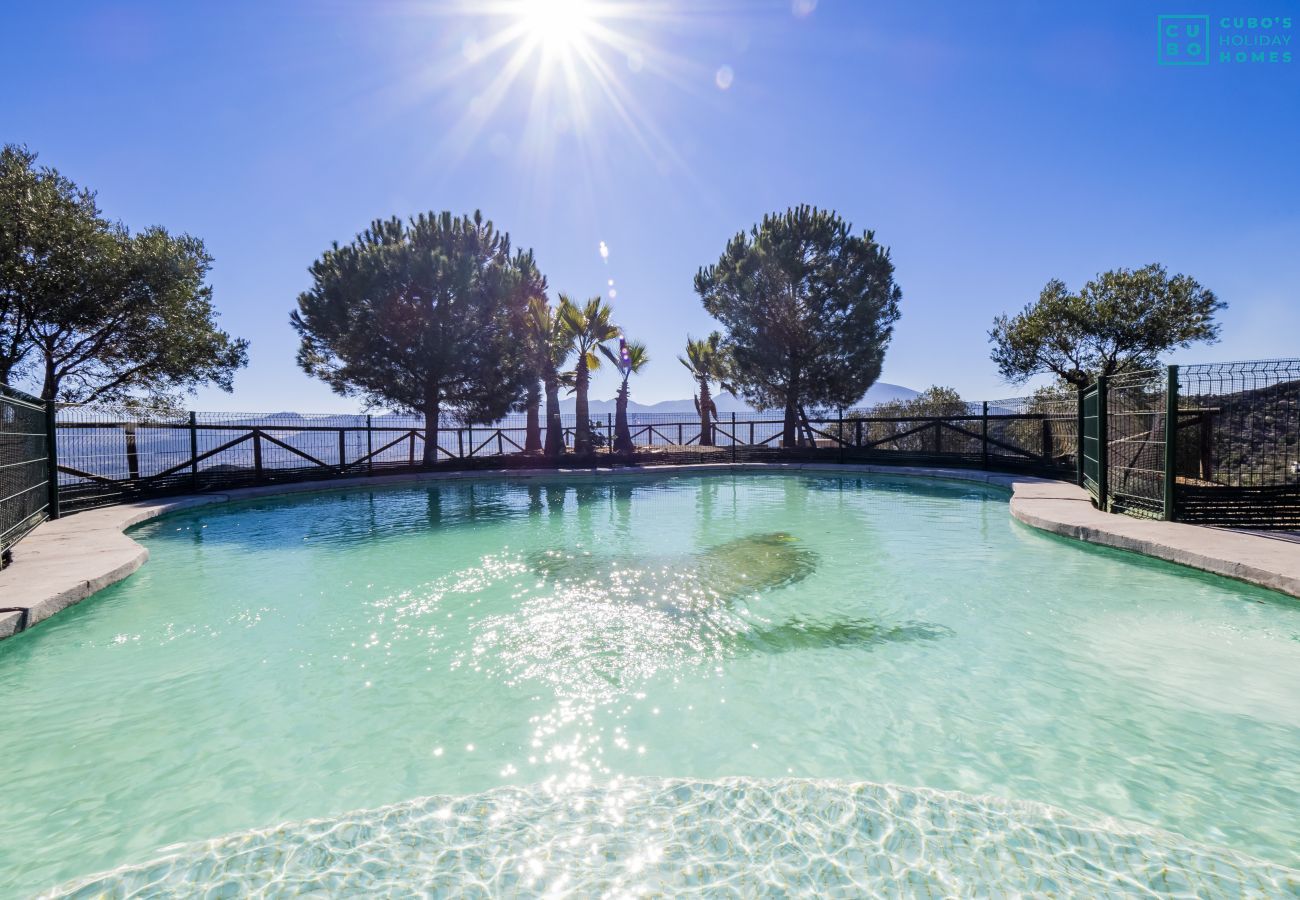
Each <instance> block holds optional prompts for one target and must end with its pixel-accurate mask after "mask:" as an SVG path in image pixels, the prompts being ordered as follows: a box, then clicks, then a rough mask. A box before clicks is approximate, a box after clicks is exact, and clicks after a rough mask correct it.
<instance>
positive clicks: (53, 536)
mask: <svg viewBox="0 0 1300 900" xmlns="http://www.w3.org/2000/svg"><path fill="white" fill-rule="evenodd" d="M791 470H794V471H826V472H839V473H846V472H868V473H872V474H880V475H901V476H911V477H924V478H941V479H946V480H951V481H967V482H976V483H980V484H987V485H990V486H992V487H997V488H1002V489H1003V490H1006V491H1009V492H1010V493H1011V515H1012V516H1013V517H1014V518H1015V519H1017V520H1018V521H1020V522H1023V523H1024V524H1026V525H1029V526H1031V527H1034V528H1038V529H1041V530H1043V531H1047V532H1051V533H1053V534H1058V535H1062V536H1065V537H1069V538H1074V539H1076V540H1080V541H1084V542H1087V543H1091V544H1098V545H1101V546H1104V547H1112V548H1114V549H1118V550H1128V551H1132V552H1134V553H1140V554H1143V555H1145V556H1153V557H1156V558H1158V559H1163V560H1166V561H1168V562H1173V563H1177V564H1179V565H1184V566H1189V567H1191V568H1194V569H1200V570H1201V571H1204V572H1210V573H1212V574H1215V575H1223V576H1226V577H1228V578H1234V579H1237V580H1238V581H1244V582H1247V583H1249V584H1254V585H1258V586H1259V587H1264V588H1269V589H1271V590H1275V591H1279V592H1281V593H1284V594H1289V595H1290V596H1292V597H1296V598H1300V547H1298V546H1297V545H1296V544H1294V543H1290V542H1287V541H1281V540H1276V539H1274V538H1271V537H1269V536H1267V535H1266V534H1245V533H1242V532H1236V531H1225V530H1221V529H1216V528H1206V527H1203V526H1197V525H1183V524H1179V523H1176V522H1157V521H1150V520H1144V519H1133V518H1129V517H1128V516H1122V515H1112V514H1109V513H1103V512H1100V511H1098V510H1096V509H1094V508H1093V506H1092V503H1091V501H1090V500H1089V499H1088V494H1087V492H1086V491H1084V490H1083V489H1082V488H1080V487H1078V486H1076V485H1073V484H1068V483H1066V482H1062V481H1053V480H1051V479H1046V478H1035V477H1032V476H1024V475H1008V474H1006V473H1001V472H988V471H984V470H982V469H946V468H927V467H916V466H882V465H868V464H844V465H841V464H838V463H701V464H698V465H689V466H628V467H623V468H617V469H494V470H481V471H465V472H414V473H404V474H400V475H376V476H360V477H357V478H343V479H333V480H328V481H304V482H297V483H293V484H275V485H261V486H258V487H248V488H237V489H234V490H229V491H223V492H220V493H213V494H197V495H191V496H183V497H177V498H175V499H169V500H163V501H155V502H143V503H132V504H127V505H123V506H109V507H104V508H102V509H92V510H87V511H85V512H80V513H76V514H75V515H71V516H68V517H66V518H62V519H56V520H54V521H52V522H45V523H43V524H41V525H40V526H39V527H37V528H36V529H35V530H34V531H33V532H32V533H31V534H29V535H28V536H27V537H26V538H25V539H23V540H22V541H21V542H20V543H19V544H18V545H17V546H16V547H15V548H14V551H13V562H12V563H11V564H10V565H9V566H8V567H7V568H6V569H4V570H3V571H0V607H16V608H17V610H18V611H16V612H0V640H3V639H4V638H7V637H11V636H13V635H14V634H17V633H18V632H20V631H24V630H26V629H28V628H31V627H32V626H33V625H35V624H37V623H38V622H43V621H44V620H45V619H48V618H49V617H50V616H53V615H54V614H56V613H58V612H60V611H62V610H64V609H67V608H68V607H69V606H73V605H74V604H76V603H79V602H81V601H82V600H84V599H86V598H87V597H89V596H91V595H92V594H94V593H95V592H96V591H99V590H101V589H103V588H105V587H108V586H109V585H110V584H113V583H115V582H118V581H121V580H122V579H124V578H126V577H127V576H128V575H130V574H131V573H132V572H134V571H136V570H137V569H139V568H140V566H142V565H144V563H145V561H146V560H147V559H148V558H149V551H148V550H147V549H145V548H144V547H143V546H141V545H140V544H138V543H136V542H135V541H134V540H132V539H131V538H129V537H127V536H126V534H124V532H125V531H126V529H128V528H130V527H131V526H133V525H138V524H140V523H141V522H145V521H148V520H149V519H153V518H156V517H157V516H161V515H164V514H166V513H170V512H177V511H180V510H184V509H191V508H194V507H199V506H209V505H212V504H217V503H231V502H235V501H239V500H251V499H257V498H259V497H270V496H276V495H282V494H305V493H322V492H326V491H339V490H351V489H355V488H358V487H380V486H386V485H396V484H410V483H418V482H424V481H458V480H467V479H485V478H491V479H499V478H512V479H528V478H554V477H556V476H562V477H574V476H579V477H583V476H586V477H600V478H608V477H610V476H611V475H645V474H655V475H666V474H673V473H678V472H727V471H791Z"/></svg>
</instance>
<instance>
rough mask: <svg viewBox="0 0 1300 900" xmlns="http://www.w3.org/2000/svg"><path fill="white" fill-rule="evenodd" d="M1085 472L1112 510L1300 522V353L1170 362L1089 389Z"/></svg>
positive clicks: (1214, 521)
mask: <svg viewBox="0 0 1300 900" xmlns="http://www.w3.org/2000/svg"><path fill="white" fill-rule="evenodd" d="M1084 421H1085V423H1086V428H1085V433H1084V435H1083V444H1082V446H1083V456H1084V469H1085V472H1084V476H1085V477H1084V478H1083V480H1082V482H1081V483H1082V484H1084V486H1085V487H1087V488H1088V490H1089V492H1091V494H1092V496H1093V498H1094V500H1095V501H1096V503H1097V505H1098V506H1099V507H1101V508H1103V509H1107V510H1110V511H1112V512H1126V513H1129V514H1131V515H1138V516H1149V517H1156V518H1164V519H1171V520H1173V519H1176V520H1178V521H1181V522H1192V523H1197V524H1204V525H1229V526H1231V525H1238V526H1243V527H1250V528H1275V529H1300V360H1270V361H1264V362H1237V363H1215V364H1211V365H1194V366H1181V367H1180V366H1169V367H1166V368H1163V369H1152V370H1148V371H1141V372H1128V373H1124V374H1122V375H1115V376H1111V377H1110V378H1102V379H1100V380H1099V382H1098V384H1097V385H1096V386H1094V387H1092V388H1089V389H1088V391H1086V392H1085V393H1084Z"/></svg>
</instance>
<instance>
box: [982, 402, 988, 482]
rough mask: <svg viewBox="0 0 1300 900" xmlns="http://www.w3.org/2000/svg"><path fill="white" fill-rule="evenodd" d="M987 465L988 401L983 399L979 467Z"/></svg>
mask: <svg viewBox="0 0 1300 900" xmlns="http://www.w3.org/2000/svg"><path fill="white" fill-rule="evenodd" d="M988 467H989V402H988V401H987V400H985V401H984V405H983V408H982V410H981V412H980V468H982V469H987V468H988Z"/></svg>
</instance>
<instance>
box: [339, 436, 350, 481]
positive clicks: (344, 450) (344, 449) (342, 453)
mask: <svg viewBox="0 0 1300 900" xmlns="http://www.w3.org/2000/svg"><path fill="white" fill-rule="evenodd" d="M346 431H347V430H346V429H344V428H342V427H340V428H339V474H340V475H341V474H342V473H343V470H344V469H346V468H347V465H348V461H347V454H348V445H347V436H346Z"/></svg>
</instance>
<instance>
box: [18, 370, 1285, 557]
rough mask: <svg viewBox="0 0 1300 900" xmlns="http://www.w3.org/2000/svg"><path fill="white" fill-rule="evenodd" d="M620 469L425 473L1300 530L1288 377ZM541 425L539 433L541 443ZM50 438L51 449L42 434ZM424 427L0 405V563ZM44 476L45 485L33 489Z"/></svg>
mask: <svg viewBox="0 0 1300 900" xmlns="http://www.w3.org/2000/svg"><path fill="white" fill-rule="evenodd" d="M629 418H630V423H629V424H630V430H631V436H632V440H633V444H634V445H635V450H634V451H633V452H631V453H616V452H615V451H614V440H613V438H614V422H613V416H612V415H609V414H602V415H600V416H595V417H593V418H592V421H591V422H590V428H591V431H592V433H593V436H594V441H593V443H594V449H593V451H592V452H591V453H589V454H587V455H585V456H581V457H579V456H577V455H576V454H575V453H573V452H572V448H573V447H574V444H575V440H574V439H575V433H576V431H577V422H576V421H575V419H574V417H573V416H572V415H568V416H564V417H562V422H561V424H562V428H563V436H564V444H565V447H566V452H565V453H564V454H563V455H562V456H560V457H558V458H554V459H551V458H547V457H545V456H543V455H542V454H540V453H538V452H526V451H525V450H524V449H523V448H524V447H525V446H527V424H526V420H525V417H524V416H522V415H519V416H512V417H509V418H507V419H505V420H503V421H501V422H496V423H493V424H491V425H466V424H457V423H451V422H446V423H443V424H442V425H441V427H440V429H439V432H438V438H437V447H436V451H435V453H434V454H433V456H434V461H433V463H432V466H433V467H434V468H447V469H473V468H500V469H509V468H539V467H579V466H622V465H646V464H651V465H655V464H658V465H673V464H683V463H698V462H756V461H758V462H773V461H787V460H800V461H811V460H815V461H825V462H869V463H880V464H895V465H930V466H933V465H940V466H965V467H976V468H986V469H994V470H1001V471H1009V472H1023V473H1029V474H1038V475H1045V476H1049V477H1054V478H1061V479H1064V480H1069V481H1076V482H1077V483H1079V484H1082V485H1084V486H1085V487H1087V488H1088V490H1089V491H1090V492H1091V493H1092V495H1093V497H1094V499H1095V500H1096V501H1097V504H1098V506H1100V507H1101V508H1103V509H1107V510H1111V511H1117V512H1127V513H1130V514H1136V515H1145V516H1155V517H1163V518H1170V519H1172V518H1177V519H1180V520H1183V521H1188V522H1198V523H1204V524H1228V525H1246V526H1251V527H1265V528H1300V360H1278V361H1271V362H1253V363H1221V364H1214V365H1202V366H1184V367H1182V368H1178V367H1169V368H1166V369H1159V370H1150V371H1144V372H1131V373H1125V374H1123V375H1121V376H1113V377H1111V378H1107V379H1102V380H1101V382H1100V383H1099V384H1098V385H1097V386H1095V387H1093V388H1090V389H1089V390H1088V391H1086V392H1084V394H1083V395H1082V396H1081V395H1079V394H1076V393H1075V392H1073V391H1063V390H1046V391H1040V392H1039V393H1038V394H1036V395H1034V396H1032V397H1019V398H1013V399H1009V400H991V401H987V402H981V403H964V402H960V401H958V402H943V403H938V402H935V403H931V402H929V401H921V400H917V401H912V402H908V403H902V404H899V403H890V404H883V405H881V406H878V407H874V408H870V409H856V410H846V411H845V412H843V413H841V414H836V415H835V416H830V417H827V416H823V417H820V418H810V419H808V420H806V421H803V422H801V423H800V425H799V429H798V431H799V446H797V447H782V446H781V444H782V435H783V422H782V421H781V419H780V418H779V417H776V416H757V415H744V416H737V415H734V414H731V415H724V416H723V417H721V418H720V419H719V420H717V421H715V422H713V423H711V424H710V425H709V426H708V427H707V428H701V425H700V422H699V420H698V418H697V417H695V416H689V415H679V414H677V415H646V414H635V413H634V414H632V415H631V416H630V417H629ZM544 427H545V423H544V422H543V428H544ZM51 430H53V431H54V432H55V433H56V438H57V439H56V440H54V441H53V442H51V439H50V432H51ZM426 438H427V435H426V430H425V423H424V420H423V419H422V418H419V417H414V416H403V415H392V414H384V415H369V416H367V415H315V416H314V415H303V414H299V413H276V414H271V415H265V414H252V413H250V414H241V413H195V412H186V413H177V412H175V411H167V410H155V411H151V410H138V409H135V410H129V411H128V410H113V409H106V408H100V407H86V406H66V407H62V408H60V409H59V411H58V414H57V418H56V421H54V420H51V418H50V417H49V416H48V415H47V411H46V409H45V406H44V404H42V403H41V401H39V400H35V399H34V398H31V397H27V396H26V395H24V394H21V393H19V392H16V391H12V390H9V389H0V551H4V552H6V553H7V551H8V549H9V547H11V546H12V545H13V544H14V542H15V541H17V540H18V538H19V537H21V536H22V535H23V534H25V533H26V532H28V531H30V530H31V529H32V528H33V527H35V525H36V524H38V523H39V522H40V521H42V520H43V519H44V518H46V517H50V516H53V515H57V514H58V513H59V512H75V511H78V510H83V509H88V508H91V507H96V506H105V505H110V504H115V503H125V502H130V501H134V500H140V499H145V498H149V497H159V496H166V495H172V494H181V493H191V492H202V491H213V490H220V489H224V488H233V487H241V486H247V485H256V484H274V483H279V482H287V481H300V480H308V479H321V478H331V477H347V476H356V475H367V474H379V473H391V472H401V471H405V470H414V469H420V468H426V466H425V465H424V456H425V441H426ZM51 463H54V464H56V466H57V472H58V476H57V480H56V481H55V482H54V483H53V484H50V482H49V479H48V478H47V477H46V472H47V471H48V470H49V467H50V465H51Z"/></svg>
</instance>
